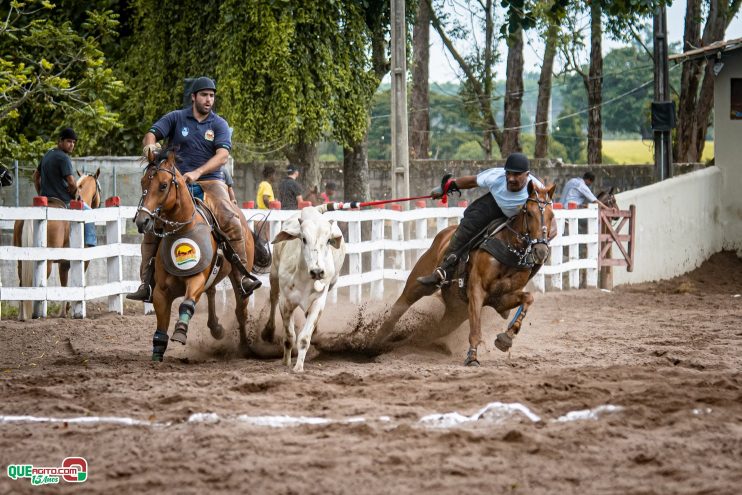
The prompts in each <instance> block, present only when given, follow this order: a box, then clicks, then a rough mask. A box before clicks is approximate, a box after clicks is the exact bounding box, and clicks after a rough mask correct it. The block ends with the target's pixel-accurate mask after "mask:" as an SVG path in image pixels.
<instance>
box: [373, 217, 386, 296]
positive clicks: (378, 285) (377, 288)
mask: <svg viewBox="0 0 742 495" xmlns="http://www.w3.org/2000/svg"><path fill="white" fill-rule="evenodd" d="M383 240H384V220H383V219H380V218H377V219H375V220H372V221H371V241H372V242H373V241H383ZM377 270H380V271H381V272H382V274H381V279H380V280H376V281H374V282H371V298H372V299H376V300H381V299H383V298H384V273H383V271H384V249H383V248H381V249H374V250H373V251H371V272H375V271H377Z"/></svg>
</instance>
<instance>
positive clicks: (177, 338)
mask: <svg viewBox="0 0 742 495" xmlns="http://www.w3.org/2000/svg"><path fill="white" fill-rule="evenodd" d="M186 332H188V327H187V326H185V325H184V324H182V323H181V322H178V323H176V325H175V331H174V332H173V336H172V337H170V340H172V341H174V342H180V343H181V344H183V345H185V343H186V338H188V335H187V334H186Z"/></svg>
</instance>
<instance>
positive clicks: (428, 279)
mask: <svg viewBox="0 0 742 495" xmlns="http://www.w3.org/2000/svg"><path fill="white" fill-rule="evenodd" d="M417 282H418V283H419V284H422V285H436V286H438V287H440V286H441V285H442V284H443V283H444V282H446V272H445V270H443V268H441V267H437V268H436V269H435V270H434V271H433V273H431V274H430V275H426V276H424V277H417Z"/></svg>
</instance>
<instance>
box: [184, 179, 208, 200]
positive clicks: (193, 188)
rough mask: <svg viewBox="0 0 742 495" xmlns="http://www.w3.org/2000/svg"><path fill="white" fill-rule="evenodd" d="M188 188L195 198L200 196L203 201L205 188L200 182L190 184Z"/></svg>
mask: <svg viewBox="0 0 742 495" xmlns="http://www.w3.org/2000/svg"><path fill="white" fill-rule="evenodd" d="M188 190H189V191H190V193H191V196H193V197H194V198H198V199H200V200H201V201H203V200H204V190H203V189H201V186H200V185H199V184H198V183H193V184H188Z"/></svg>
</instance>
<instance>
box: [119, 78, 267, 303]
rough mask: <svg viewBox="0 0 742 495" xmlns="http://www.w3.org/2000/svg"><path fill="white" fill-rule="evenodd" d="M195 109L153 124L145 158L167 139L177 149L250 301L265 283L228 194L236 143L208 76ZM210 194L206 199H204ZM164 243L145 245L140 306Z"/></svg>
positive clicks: (194, 90)
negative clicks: (253, 270)
mask: <svg viewBox="0 0 742 495" xmlns="http://www.w3.org/2000/svg"><path fill="white" fill-rule="evenodd" d="M190 91H191V106H190V107H186V108H183V109H180V110H174V111H172V112H170V113H168V114H166V115H164V116H163V117H161V118H160V119H159V120H158V121H157V122H155V123H154V124H152V127H150V129H149V131H148V132H147V133H146V134H145V135H144V139H143V140H142V144H143V145H144V148H143V149H142V154H143V156H144V158H145V159H148V157H149V154H150V152H152V153H156V152H157V151H159V149H160V145H159V143H158V141H160V140H162V139H167V140H168V146H169V147H171V148H177V149H178V157H179V161H178V162H177V167H178V171H179V172H180V173H181V174H183V178H184V179H185V182H186V184H188V187H189V189H190V190H191V194H192V195H193V196H195V197H200V198H201V199H204V201H205V202H206V204H207V205H208V206H209V207H210V208H211V210H212V211H213V212H214V214H215V216H216V218H217V221H218V223H219V226H220V227H221V229H222V230H223V231H224V234H225V235H226V236H227V240H228V243H227V245H226V246H225V247H226V248H229V250H231V251H232V253H230V254H227V259H228V260H229V261H230V263H232V266H233V267H234V268H235V269H236V270H238V271H239V272H241V273H242V278H241V280H240V284H239V287H238V289H239V290H240V291H241V293H242V297H248V296H250V294H252V292H253V291H254V290H255V289H257V288H259V287H260V285H261V282H260V281H259V280H258V279H257V278H255V277H254V276H252V275H251V274H250V273H249V271H248V270H247V256H246V254H245V242H244V238H243V231H242V224H241V223H240V215H241V213H240V211H239V209H238V208H237V205H236V204H235V203H233V202H232V201H231V200H230V197H229V189H228V188H227V185H226V184H225V183H224V173H223V171H222V167H223V166H224V165H225V164H226V163H227V160H228V158H229V153H230V151H231V150H232V138H231V133H230V131H229V125H228V124H227V121H226V120H224V119H223V118H222V117H220V116H219V115H217V114H216V112H214V110H213V108H212V107H213V106H214V101H215V99H216V84H215V83H214V81H212V80H211V79H209V78H208V77H199V78H198V79H196V80H195V81H194V82H193V85H192V86H191V89H190ZM204 193H205V194H204ZM158 246H159V239H158V238H157V237H156V236H154V235H153V234H145V235H144V239H143V240H142V264H141V265H140V268H139V273H140V276H141V279H142V284H141V285H140V286H139V288H138V289H137V290H136V291H135V292H133V293H131V294H129V295H127V296H126V298H127V299H132V300H135V301H144V302H151V300H152V290H153V287H154V271H155V269H154V263H153V261H154V257H155V255H156V254H157V248H158Z"/></svg>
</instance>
